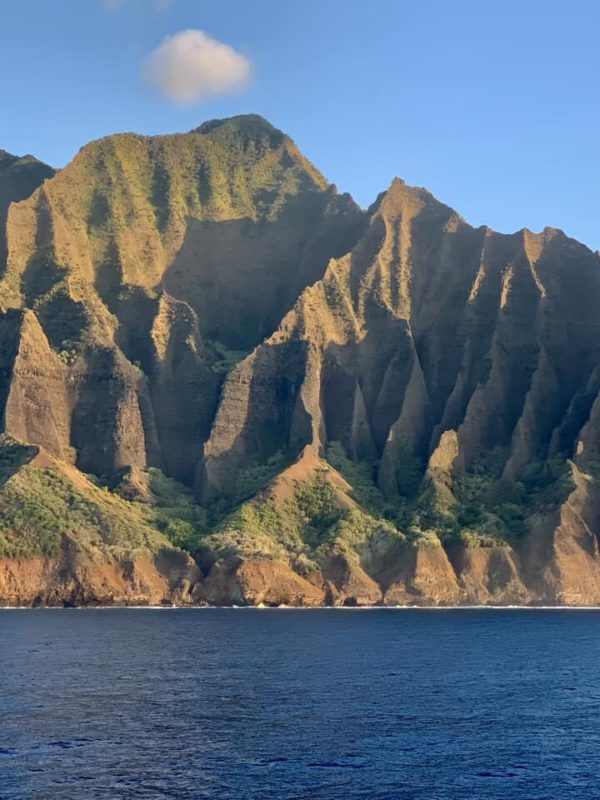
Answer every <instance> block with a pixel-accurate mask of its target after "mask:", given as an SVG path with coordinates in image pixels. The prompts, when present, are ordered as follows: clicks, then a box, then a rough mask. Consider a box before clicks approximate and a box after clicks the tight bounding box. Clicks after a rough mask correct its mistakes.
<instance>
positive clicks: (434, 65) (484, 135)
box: [0, 0, 600, 249]
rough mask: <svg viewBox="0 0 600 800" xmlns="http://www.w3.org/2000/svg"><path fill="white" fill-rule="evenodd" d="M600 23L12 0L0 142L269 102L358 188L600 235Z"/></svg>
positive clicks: (32, 149)
mask: <svg viewBox="0 0 600 800" xmlns="http://www.w3.org/2000/svg"><path fill="white" fill-rule="evenodd" d="M599 32H600V3H598V2H596V0H569V2H558V1H557V0H543V2H541V1H538V0H520V2H515V0H478V1H477V2H475V0H452V2H449V1H448V0H445V1H444V2H442V0H420V2H414V0H411V1H410V2H406V1H405V0H368V1H367V0H2V25H1V28H0V123H1V124H0V148H3V149H5V150H8V151H9V152H12V153H15V154H19V155H22V154H25V153H32V154H34V155H36V156H37V157H38V158H40V159H42V160H43V161H46V162H48V163H50V164H52V166H55V167H60V166H63V165H64V164H66V163H67V162H68V161H69V160H70V159H71V158H72V157H73V155H74V154H75V153H76V152H77V150H78V149H79V148H80V147H81V146H82V145H83V144H85V143H86V142H88V141H89V140H91V139H97V138H100V137H102V136H106V135H108V134H111V133H116V132H122V131H136V132H138V133H143V134H158V133H170V132H174V131H187V130H190V129H192V128H195V127H197V126H198V125H199V124H200V123H201V122H203V121H204V120H206V119H214V118H220V117H226V116H231V115H234V114H242V113H258V114H262V115H263V116H265V117H266V118H267V119H268V120H269V121H270V122H272V123H273V124H274V125H276V126H277V127H279V128H281V129H282V130H284V131H285V132H286V133H288V134H289V135H290V136H291V137H292V138H293V139H294V140H295V141H296V143H297V144H298V146H299V147H300V149H301V150H302V151H303V153H304V154H305V155H306V156H307V157H308V158H309V159H310V160H311V161H312V162H313V163H314V164H315V165H316V166H317V167H318V168H319V169H320V170H321V171H322V172H323V174H324V175H325V176H326V177H327V178H328V179H329V180H330V181H331V182H333V183H335V184H336V185H337V186H338V188H339V189H340V191H348V192H350V193H351V194H352V195H353V196H354V197H355V199H356V200H357V201H358V202H359V203H360V204H361V205H362V206H365V207H367V206H368V205H370V203H372V202H373V201H374V200H375V198H376V197H377V195H378V194H379V192H381V191H383V190H384V189H385V188H387V186H388V185H389V184H390V182H391V180H392V178H393V177H394V176H398V177H401V178H403V179H404V180H406V181H407V183H410V184H413V185H417V186H425V187H426V188H428V189H429V190H430V191H431V192H432V193H433V194H434V195H435V196H436V197H438V199H440V200H442V201H443V202H445V203H448V204H449V205H451V206H452V207H453V208H455V209H456V210H457V211H459V212H460V213H461V214H462V216H463V217H465V218H466V219H467V220H468V221H469V222H470V223H472V224H474V225H481V224H488V225H490V226H492V227H493V228H495V229H496V230H499V231H502V232H511V231H514V230H518V229H520V228H522V227H528V228H530V229H532V230H535V231H538V230H541V229H542V228H544V227H545V226H546V225H549V226H552V227H557V228H562V229H563V230H564V231H565V232H566V233H567V234H568V235H570V236H573V237H575V238H577V239H579V240H581V241H583V242H584V243H585V244H587V245H588V246H589V247H591V248H592V249H600V194H599V192H598V187H599V186H600V157H599V155H600V153H599V149H600V47H599V46H598V45H599V42H598V39H599Z"/></svg>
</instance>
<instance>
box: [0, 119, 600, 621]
mask: <svg viewBox="0 0 600 800" xmlns="http://www.w3.org/2000/svg"><path fill="white" fill-rule="evenodd" d="M48 169H49V168H48ZM3 180H4V184H6V186H8V191H9V192H10V191H13V193H14V190H13V189H12V188H11V187H12V184H11V181H10V179H7V178H6V176H5V177H4V178H3V173H2V172H1V170H0V192H2V191H6V188H4V189H3V183H2V181H3ZM3 227H4V229H5V239H6V243H7V247H6V258H5V260H6V264H5V266H4V269H2V278H1V280H0V308H1V309H2V314H1V315H0V402H1V403H2V419H3V428H4V432H5V435H6V436H7V437H8V439H6V442H9V443H10V442H17V443H18V442H21V443H22V445H18V446H24V447H25V446H36V447H41V448H42V449H43V451H44V452H48V453H49V454H50V455H49V457H48V458H49V460H47V465H46V466H44V467H43V468H42V467H35V466H33V467H28V469H34V470H36V469H37V470H40V478H39V480H40V481H42V483H43V482H44V481H47V480H51V478H49V477H48V476H49V475H51V474H52V471H53V470H54V471H56V470H59V471H60V470H61V469H62V473H63V474H64V475H66V476H67V478H66V479H68V480H75V483H77V478H76V476H77V475H78V474H81V473H82V472H83V473H89V474H91V475H95V476H97V477H96V478H95V479H94V480H101V481H103V482H104V483H105V485H106V486H107V487H108V492H109V496H113V493H114V496H115V497H121V498H125V499H121V500H119V502H122V503H125V505H124V506H122V507H121V508H122V509H123V510H122V513H123V515H124V518H125V519H127V520H130V522H129V523H127V524H128V525H130V526H132V527H131V534H129V533H127V525H125V527H124V528H119V537H120V538H121V540H122V542H123V552H129V551H128V548H130V547H131V545H130V544H128V542H129V539H130V536H131V537H133V539H132V541H133V540H134V539H135V536H136V535H137V534H135V533H134V531H135V530H136V529H137V528H136V525H137V524H138V523H134V520H137V519H140V518H144V519H145V520H146V522H145V523H144V524H145V525H148V526H149V529H152V530H155V531H158V533H157V535H158V536H159V537H161V536H162V537H163V538H162V539H160V541H161V542H162V543H163V549H164V550H165V552H172V553H173V554H177V553H180V552H181V550H182V549H183V550H184V551H187V552H188V553H190V554H191V556H192V557H193V558H194V559H195V562H193V561H189V562H185V561H181V560H179V561H178V560H177V559H180V558H190V556H181V557H180V556H176V555H173V559H174V561H173V563H175V564H179V566H177V567H176V568H175V567H174V569H176V571H177V570H179V572H177V574H178V575H180V574H181V564H183V563H187V564H188V567H189V568H190V569H191V568H192V566H191V565H192V564H194V563H195V565H196V566H195V567H194V569H197V571H196V572H194V571H193V570H192V572H189V570H188V572H189V575H192V574H193V578H189V579H188V578H186V579H185V580H186V581H187V583H185V588H184V589H182V588H181V584H180V583H177V581H175V582H171V583H169V578H168V575H167V577H166V578H165V575H164V574H163V577H161V578H160V579H155V578H152V579H151V580H150V579H149V580H150V584H152V585H153V586H154V587H155V588H154V589H153V590H152V591H154V592H156V591H157V590H156V587H157V586H158V587H161V588H160V591H162V592H163V595H164V597H163V599H164V600H165V602H171V601H174V602H186V603H193V602H199V603H213V602H218V603H228V602H229V603H261V602H263V603H272V604H277V603H279V604H292V605H293V604H309V605H313V604H324V603H327V604H350V605H351V604H359V605H360V604H373V603H384V604H392V605H393V604H398V603H400V604H411V603H416V604H460V603H479V602H481V603H484V604H485V603H492V604H495V603H500V604H502V603H508V604H512V603H519V604H520V603H524V604H536V603H538V604H539V603H547V602H550V603H554V602H556V603H564V604H578V603H582V604H593V603H596V602H599V601H600V556H599V554H598V536H599V535H600V500H599V498H600V492H599V491H598V485H597V478H596V475H597V474H598V475H600V470H598V468H597V463H598V461H600V459H599V458H598V453H599V444H598V435H599V433H600V427H599V420H600V417H599V413H600V412H599V409H600V344H598V341H599V340H598V338H597V331H598V326H599V323H598V322H597V321H596V309H597V307H598V301H599V300H600V269H599V267H600V259H599V257H598V255H597V254H594V253H593V252H592V251H591V250H589V248H587V247H585V246H584V245H582V244H580V243H578V242H576V241H575V240H573V239H569V238H568V237H567V236H566V235H565V234H564V233H563V232H562V231H560V230H558V229H551V228H546V229H544V231H542V232H541V233H539V234H535V233H532V232H530V231H528V230H527V229H522V230H521V231H518V232H515V233H513V234H499V233H496V232H494V231H493V230H492V229H491V228H489V227H487V226H480V227H479V228H474V227H472V226H471V225H469V224H468V223H467V222H466V221H465V220H464V219H463V218H462V217H461V216H460V215H459V214H458V213H457V212H456V211H454V210H453V209H452V208H450V207H449V206H447V205H445V204H443V203H441V202H439V201H438V200H437V199H436V198H435V197H433V195H431V193H430V192H428V191H427V190H426V189H423V188H419V187H411V186H408V185H407V184H406V183H405V182H404V181H402V180H401V179H399V178H395V179H394V180H393V181H392V182H391V184H390V186H389V188H388V189H387V190H386V191H384V192H382V193H381V194H380V195H379V197H378V198H377V199H376V201H375V202H374V203H373V204H372V205H371V206H370V208H369V209H368V210H367V211H363V210H362V209H360V208H359V207H358V206H357V205H356V204H355V203H354V201H353V200H352V198H351V197H350V196H349V195H345V194H342V195H340V194H338V193H337V190H336V189H335V187H333V186H332V185H331V184H329V183H328V182H327V180H326V179H325V178H324V177H323V176H322V175H321V174H320V173H319V172H318V170H316V168H315V167H314V166H313V165H312V164H311V163H310V162H309V161H308V160H307V159H306V158H305V157H304V156H303V155H302V154H301V153H300V151H299V150H298V148H297V147H296V145H295V144H294V143H293V141H292V140H291V139H290V138H289V137H288V136H286V135H285V134H284V133H283V132H281V131H279V130H278V129H277V128H275V127H273V126H272V125H270V123H268V122H267V121H266V120H264V119H263V118H261V117H259V116H258V115H241V116H239V117H235V118H231V119H225V120H211V121H208V122H206V123H203V124H202V125H201V126H199V127H198V128H196V129H194V130H193V131H191V132H190V133H188V134H168V135H164V136H159V137H141V136H138V135H136V134H117V135H115V136H112V137H105V138H104V139H101V140H97V141H96V142H92V143H90V144H89V145H86V146H85V147H84V148H82V150H80V152H79V154H78V155H77V156H76V157H75V159H74V160H73V162H71V164H69V165H68V166H67V167H65V168H64V169H63V170H60V171H59V172H58V173H56V174H55V175H53V176H51V175H48V176H46V177H45V178H44V180H43V182H40V183H39V184H38V185H37V186H36V187H33V188H32V191H31V192H30V194H29V195H28V196H27V197H24V198H22V199H20V200H17V201H16V202H14V201H11V202H10V203H9V204H8V206H7V210H6V219H5V223H4V226H3ZM0 266H1V265H0ZM3 446H5V447H8V448H9V450H10V447H13V449H14V447H17V445H16V444H13V445H9V444H6V445H3ZM11 452H12V451H11ZM52 458H54V459H58V461H56V462H52ZM48 464H49V465H50V466H48ZM60 464H64V465H65V466H64V467H60ZM22 469H25V467H24V466H22V465H20V466H19V465H17V467H16V472H15V474H16V475H18V474H19V472H20V470H22ZM35 474H36V475H37V474H38V473H37V472H36V473H35ZM160 476H162V477H160ZM15 480H17V478H15ZM86 480H87V479H86ZM92 483H93V482H92ZM44 485H45V484H44ZM81 485H82V486H84V485H85V486H86V487H88V488H87V489H85V491H86V492H88V493H89V492H90V491H91V489H89V486H88V484H84V483H82V484H81ZM186 487H187V488H186ZM192 490H193V491H194V492H195V497H194V496H193V495H192V494H191V491H192ZM2 491H4V490H3V489H2V487H0V503H1V500H2ZM6 491H8V490H6ZM161 492H162V493H161ZM78 502H80V501H78ZM90 502H91V501H90ZM95 502H96V501H95V500H94V503H95ZM127 504H129V505H127ZM94 507H95V508H96V507H97V508H98V509H99V510H98V511H97V512H95V513H97V514H99V517H98V519H99V525H100V528H102V525H105V526H106V530H107V531H108V530H112V528H111V525H112V523H108V522H106V523H103V522H102V520H103V519H105V518H106V519H108V518H109V517H108V516H106V515H107V514H108V511H107V510H106V507H105V506H104V505H100V506H94ZM152 509H154V510H152ZM157 509H158V510H157ZM160 509H167V510H160ZM103 515H104V516H103ZM140 515H141V516H140ZM19 519H20V518H19ZM1 523H2V521H1V520H0V534H2V533H3V529H2V524H1ZM10 524H12V525H15V524H16V523H15V522H14V519H13V518H11V519H10V520H8V521H7V522H6V525H8V526H10ZM20 524H22V523H20ZM61 530H62V531H63V532H62V533H61V534H60V536H61V537H62V539H61V541H62V542H66V541H69V542H70V544H69V547H73V546H74V547H75V549H76V550H77V547H78V545H77V536H75V537H74V538H73V537H71V538H69V537H70V534H68V533H67V531H66V530H63V529H62V528H61ZM3 535H4V536H5V537H8V540H9V543H10V542H13V541H14V542H18V540H19V538H20V537H22V536H23V535H24V534H23V530H21V529H19V528H18V527H17V528H15V529H10V527H9V528H7V529H6V531H4V534H3ZM27 536H28V537H29V538H28V539H27V540H28V541H35V535H33V536H30V535H29V534H27ZM40 536H41V534H40ZM44 536H45V534H44ZM44 536H41V538H42V539H43V538H44ZM59 538H60V537H59ZM53 541H54V540H53ZM169 542H170V544H169ZM0 544H1V542H0ZM15 546H16V545H14V544H13V545H11V547H13V549H14V547H15ZM5 547H6V548H8V549H7V550H6V552H7V553H9V552H11V551H10V547H9V546H8V545H6V546H5ZM169 548H170V550H169ZM82 552H83V551H82ZM1 555H2V549H1V547H0V556H1ZM33 555H34V552H33V551H32V557H33ZM35 557H36V558H40V557H41V558H42V559H44V558H46V559H50V561H51V560H52V558H55V557H56V556H55V555H53V554H44V553H37V554H35ZM103 557H104V556H99V559H100V561H99V562H98V563H97V564H96V567H94V569H96V568H97V569H99V570H100V571H101V570H102V569H103V567H102V566H101V563H100V562H101V560H102V558H103ZM169 558H171V557H170V556H169ZM75 560H77V559H75ZM9 561H10V559H9ZM167 561H168V559H167ZM52 563H55V562H52ZM119 563H120V562H119ZM111 564H112V566H111V569H112V570H113V571H114V569H117V571H118V570H124V573H123V574H124V575H125V577H124V578H123V580H124V584H123V585H120V587H121V588H119V590H118V592H117V591H116V590H115V593H114V602H128V601H129V600H128V598H132V597H134V596H135V597H136V602H137V601H139V600H140V589H139V586H137V588H136V587H134V586H133V583H132V580H133V578H132V577H131V575H133V573H132V572H131V569H130V568H129V567H124V566H123V564H121V566H115V564H114V562H111ZM188 567H186V569H188ZM4 569H5V570H9V569H10V570H12V572H10V574H11V575H12V578H11V580H12V581H13V583H14V582H15V581H17V582H19V581H20V583H19V585H20V586H21V587H22V588H21V589H20V590H19V591H20V592H21V595H20V596H21V600H22V602H23V603H25V604H27V603H31V602H34V600H35V596H37V595H34V594H33V592H29V594H28V593H27V590H26V584H27V581H26V580H21V579H20V578H19V579H18V580H17V578H16V577H15V576H16V575H17V574H19V570H21V571H22V570H25V572H27V569H28V568H27V565H21V566H17V567H16V566H15V565H14V564H13V565H12V566H10V565H9V566H6V565H5V567H4ZM45 569H46V568H45ZM48 569H50V567H48ZM51 569H54V567H52V568H51ZM147 569H148V567H147V566H145V567H144V570H147ZM127 570H129V572H128V571H127ZM0 572H1V570H0ZM63 572H64V573H65V574H67V575H69V570H68V569H66V572H65V570H64V569H63ZM52 574H55V573H54V572H53V573H52ZM111 574H113V573H111ZM146 574H149V573H147V572H146ZM161 574H162V573H161ZM127 575H129V577H127ZM165 580H166V583H165V582H164V581H165ZM36 581H37V583H36V587H37V588H36V591H37V592H38V595H39V580H38V579H36ZM53 581H54V582H53V588H52V593H51V594H52V597H53V598H54V601H53V602H61V596H63V595H64V597H63V599H64V600H65V602H69V603H70V602H74V600H73V598H74V597H75V595H74V594H73V592H74V591H75V590H74V589H73V585H74V584H73V579H72V575H71V577H70V578H68V580H67V582H66V583H65V584H60V582H59V583H58V584H56V582H55V579H53ZM69 581H70V582H69ZM108 583H109V584H110V585H111V586H113V587H114V586H115V585H116V584H115V583H114V580H113V578H111V579H110V580H109V581H108ZM88 584H89V585H88ZM88 584H86V585H88V589H87V590H86V592H87V593H84V594H83V595H81V597H85V599H84V600H82V602H93V594H94V591H97V592H99V590H98V589H97V586H98V584H97V583H96V582H95V580H91V581H89V582H88ZM150 584H149V585H150ZM0 586H1V583H0ZM123 586H125V587H126V588H123ZM90 587H92V588H90ZM93 587H96V588H95V589H94V588H93ZM169 587H171V588H169ZM173 587H179V588H173ZM111 591H113V589H108V590H107V592H108V594H107V593H104V594H103V595H102V602H110V599H107V598H109V597H110V592H111ZM7 592H8V590H7V589H6V590H4V595H2V592H1V591H0V601H2V600H3V598H4V602H7V600H6V597H8V595H7V594H6V593H7ZM75 594H76V593H75ZM142 595H143V592H142ZM149 596H150V595H149ZM152 598H153V600H156V594H153V595H152ZM14 601H15V594H14V592H13V594H12V595H10V602H14Z"/></svg>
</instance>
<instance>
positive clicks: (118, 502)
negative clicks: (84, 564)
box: [0, 465, 165, 558]
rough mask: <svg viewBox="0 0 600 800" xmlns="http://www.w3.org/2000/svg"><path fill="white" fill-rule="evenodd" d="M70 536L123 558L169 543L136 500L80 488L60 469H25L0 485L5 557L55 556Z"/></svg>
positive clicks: (0, 544) (84, 546)
mask: <svg viewBox="0 0 600 800" xmlns="http://www.w3.org/2000/svg"><path fill="white" fill-rule="evenodd" d="M86 483H87V482H86ZM69 540H71V541H73V542H75V543H76V544H77V547H78V549H80V550H84V551H85V552H89V553H93V552H97V551H101V552H104V553H110V554H112V555H114V556H119V557H120V556H123V557H124V556H129V555H131V554H132V553H135V552H141V551H143V552H156V551H157V550H158V549H159V548H160V547H162V546H164V544H165V540H164V539H163V538H162V536H161V535H160V533H159V532H158V530H157V528H155V527H154V526H153V525H152V524H151V522H150V520H148V519H147V518H146V515H145V514H144V511H143V509H141V508H138V507H136V505H135V504H133V503H128V502H127V501H125V500H122V499H120V498H119V497H117V496H116V495H114V494H112V493H110V492H108V491H106V490H102V489H98V488H96V487H94V486H93V485H92V484H89V485H86V486H84V487H77V486H76V485H75V484H74V483H73V481H71V480H70V479H69V478H68V477H66V476H65V475H63V474H61V473H60V472H58V471H57V470H52V469H39V468H35V467H33V466H30V465H26V466H24V467H22V468H21V469H20V470H19V471H18V472H16V473H15V474H14V475H13V476H12V477H10V478H9V479H8V480H7V481H6V483H5V484H4V486H3V487H2V488H1V489H0V556H2V557H5V558H27V557H32V556H36V555H45V556H50V555H54V554H56V553H58V552H59V550H60V549H61V546H62V544H63V542H64V541H69Z"/></svg>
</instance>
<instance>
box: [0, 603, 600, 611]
mask: <svg viewBox="0 0 600 800" xmlns="http://www.w3.org/2000/svg"><path fill="white" fill-rule="evenodd" d="M115 610H119V611H600V605H597V606H566V605H563V606H557V605H554V606H545V605H544V606H517V605H506V606H497V605H495V606H493V605H460V606H410V605H404V606H266V605H264V606H263V605H256V606H251V605H248V606H200V605H189V606H183V605H182V606H176V605H173V606H169V605H158V606H151V605H147V606H144V605H141V606H140V605H137V606H136V605H131V606H129V605H86V606H1V605H0V613H1V612H3V611H115Z"/></svg>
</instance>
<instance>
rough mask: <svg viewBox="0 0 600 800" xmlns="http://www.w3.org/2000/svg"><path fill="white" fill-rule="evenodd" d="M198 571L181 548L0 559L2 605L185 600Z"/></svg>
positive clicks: (156, 602)
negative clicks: (129, 554)
mask: <svg viewBox="0 0 600 800" xmlns="http://www.w3.org/2000/svg"><path fill="white" fill-rule="evenodd" d="M199 578H200V573H199V570H198V567H197V566H196V564H195V563H194V562H193V560H192V559H191V558H190V557H189V556H186V555H184V554H183V553H176V552H175V551H173V552H171V551H168V550H165V551H164V552H163V553H159V554H158V555H157V556H156V557H154V558H139V559H123V560H116V559H106V558H105V557H103V558H95V559H94V558H91V557H90V556H86V555H84V554H82V553H79V552H77V551H73V552H66V553H63V555H62V556H61V557H59V558H42V557H35V558H28V559H0V604H1V605H5V606H65V605H69V606H82V605H130V606H131V605H155V606H157V605H164V604H168V605H172V604H175V605H186V604H190V603H191V602H192V589H193V587H194V586H195V585H196V584H197V583H198V580H199Z"/></svg>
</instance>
